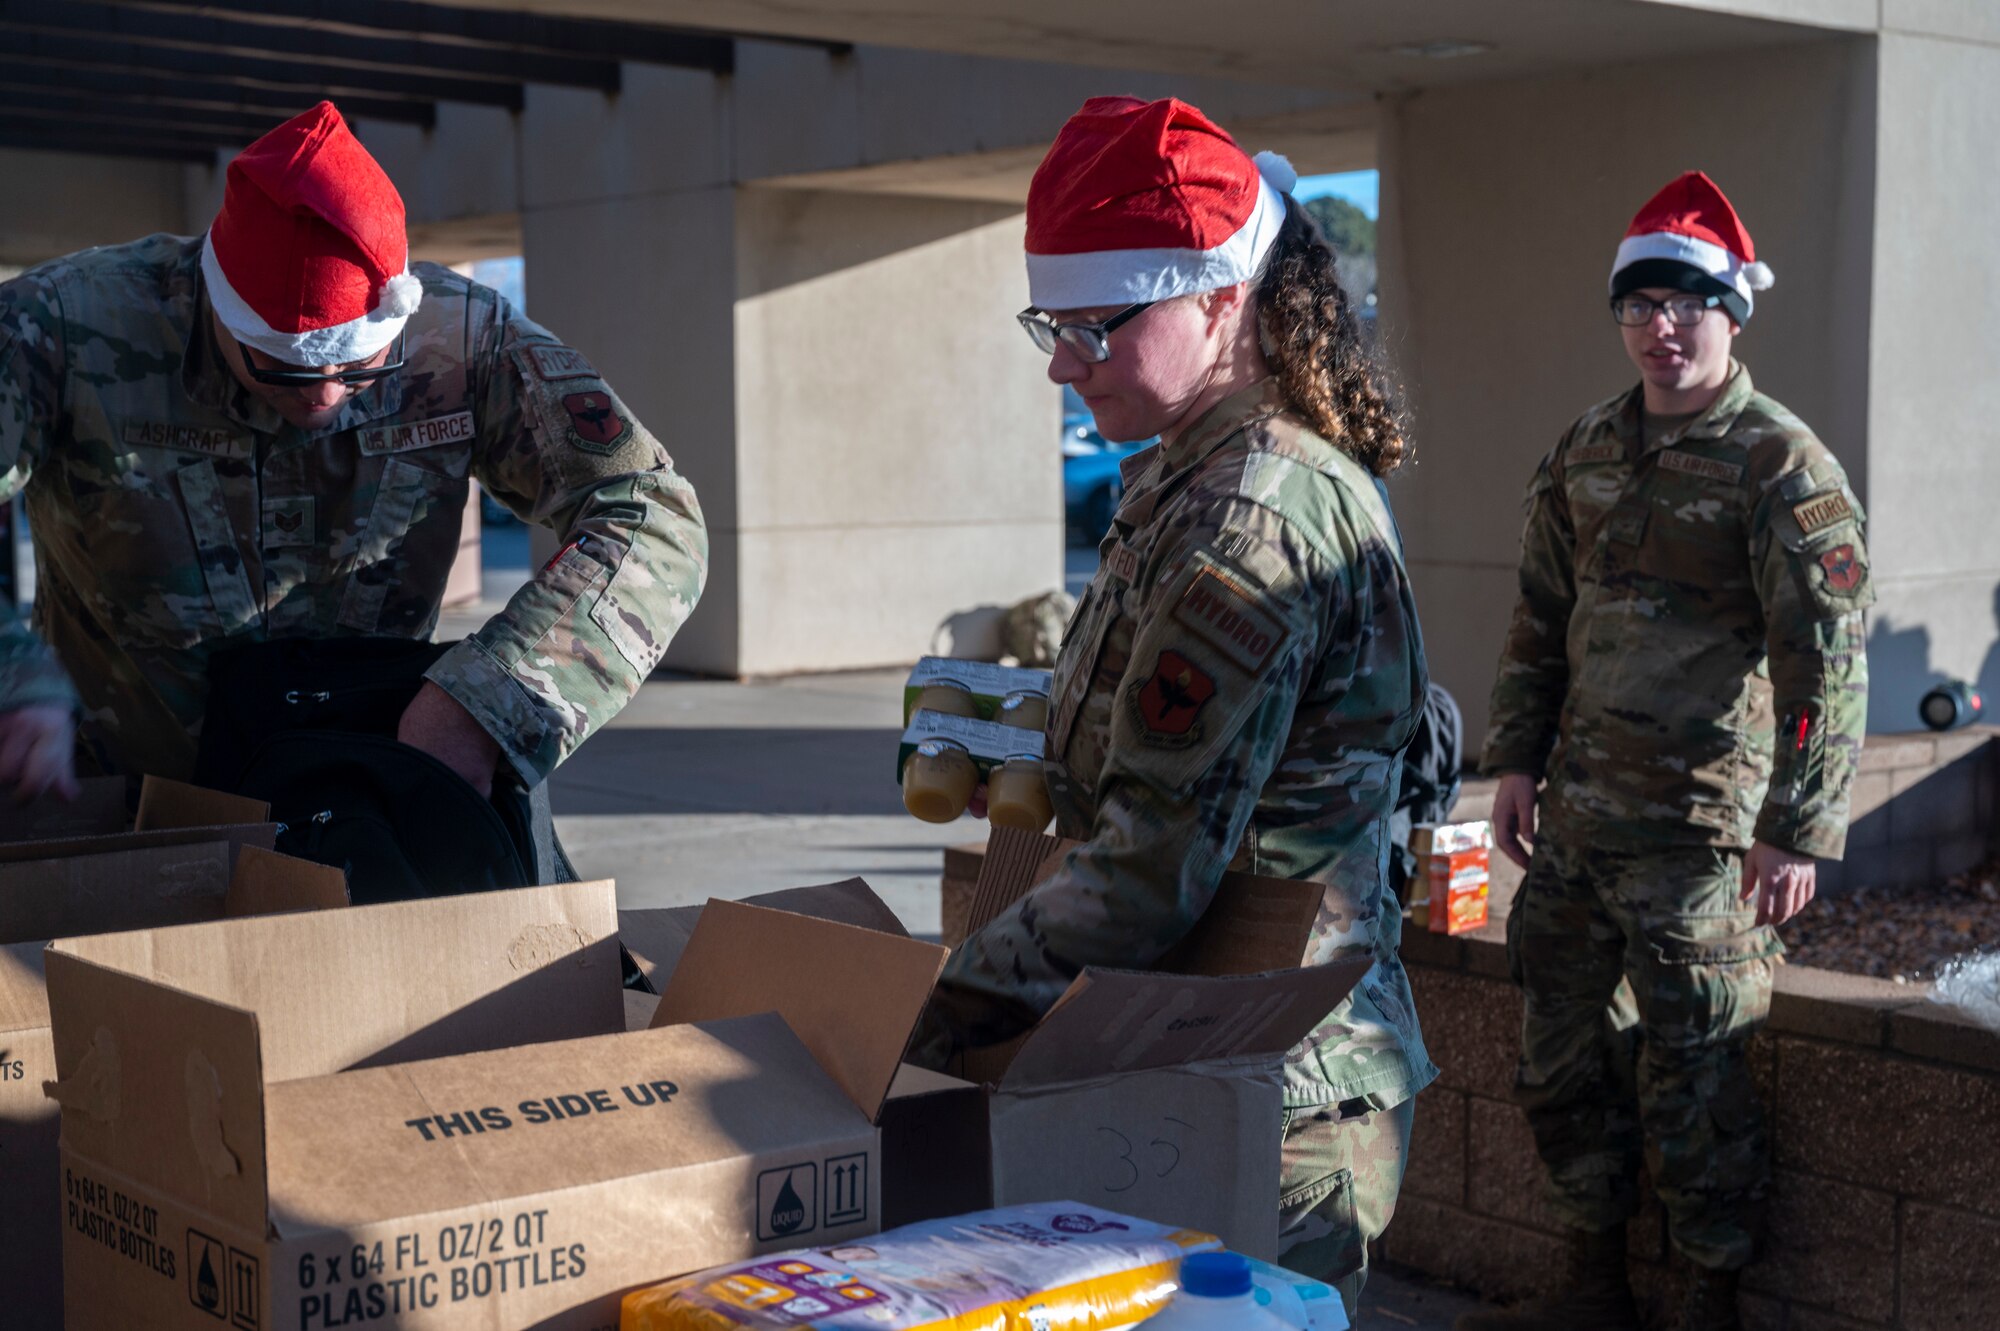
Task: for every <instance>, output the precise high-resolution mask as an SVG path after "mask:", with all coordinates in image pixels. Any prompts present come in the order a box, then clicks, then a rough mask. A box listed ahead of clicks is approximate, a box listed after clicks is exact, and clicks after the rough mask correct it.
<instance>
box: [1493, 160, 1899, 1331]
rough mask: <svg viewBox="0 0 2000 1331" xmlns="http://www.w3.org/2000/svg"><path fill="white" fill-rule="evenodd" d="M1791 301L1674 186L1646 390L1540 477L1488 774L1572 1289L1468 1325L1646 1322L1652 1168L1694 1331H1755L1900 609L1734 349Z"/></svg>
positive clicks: (1637, 243) (1644, 369)
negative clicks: (1745, 1290)
mask: <svg viewBox="0 0 2000 1331" xmlns="http://www.w3.org/2000/svg"><path fill="white" fill-rule="evenodd" d="M1771 282H1772V277H1771V271H1770V269H1769V268H1767V267H1765V266H1764V265H1763V264H1762V263H1760V262H1758V261H1757V257H1756V252H1755V250H1754V249H1753V248H1752V245H1751V241H1750V236H1749V233H1748V232H1747V231H1746V230H1745V229H1744V227H1743V224H1742V222H1741V221H1740V220H1739V219H1738V218H1737V215H1736V212H1735V210H1734V209H1733V208H1731V206H1730V204H1729V201H1728V200H1727V199H1726V198H1724V197H1723V195H1722V192H1721V191H1720V190H1719V189H1717V188H1716V186H1715V185H1714V183H1713V182H1712V181H1710V180H1709V179H1708V177H1707V176H1705V175H1702V174H1700V173H1698V172H1689V173H1688V174H1686V175H1683V176H1682V177H1680V178H1679V179H1678V180H1675V181H1674V182H1673V183H1672V184H1670V185H1668V186H1667V187H1666V188H1665V189H1664V190H1662V191H1661V192H1660V193H1659V194H1658V195H1657V196H1656V197H1655V198H1654V199H1653V200H1652V201H1651V202H1650V203H1648V204H1647V205H1646V206H1645V208H1643V209H1642V210H1641V211H1640V212H1639V215H1638V217H1637V218H1636V219H1634V221H1633V223H1632V227H1631V229H1630V232H1629V233H1628V234H1627V235H1626V237H1625V240H1624V242H1623V243H1622V244H1621V245H1620V246H1619V247H1618V257H1617V260H1616V262H1615V264H1614V265H1613V269H1612V274H1611V313H1612V316H1613V318H1614V319H1615V320H1616V322H1617V323H1618V325H1619V330H1620V332H1621V333H1622V335H1623V337H1624V341H1625V351H1626V354H1627V355H1628V356H1629V357H1630V358H1631V360H1632V363H1633V364H1634V365H1635V366H1636V367H1637V368H1638V371H1639V378H1640V382H1639V384H1638V386H1637V387H1635V388H1633V389H1631V390H1630V391H1628V392H1625V393H1623V394H1620V395H1619V396H1618V397H1615V398H1613V399H1611V400H1610V401H1609V402H1606V403H1603V404H1602V405H1600V406H1597V407H1593V408H1592V409H1591V410H1590V411H1588V412H1586V413H1585V414H1584V415H1583V417H1582V418H1581V419H1579V420H1578V421H1577V422H1576V424H1575V425H1573V426H1571V427H1570V430H1569V433H1568V434H1567V435H1565V436H1564V437H1563V439H1562V442H1560V443H1559V444H1558V445H1557V446H1556V448H1555V450H1554V451H1553V452H1551V453H1550V454H1549V455H1548V456H1547V457H1546V458H1544V459H1543V460H1542V463H1541V466H1540V467H1539V468H1538V469H1537V470H1536V472H1535V477H1534V480H1533V482H1532V483H1531V484H1530V485H1529V487H1528V495H1527V510H1528V516H1527V526H1526V529H1525V531H1524V532H1523V534H1522V540H1521V572H1520V600H1519V602H1518V603H1517V605H1516V608H1515V611H1514V620H1513V624H1512V627H1511V628H1510V629H1509V631H1508V636H1507V643H1506V648H1505V650H1504V653H1503V655H1502V657H1501V661H1500V672H1499V680H1498V682H1497V683H1496V684H1495V685H1494V689H1493V713H1492V727H1491V729H1490V730H1489V732H1488V734H1487V738H1486V752H1485V759H1484V766H1485V769H1486V771H1487V772H1488V773H1489V774H1491V775H1495V776H1498V777H1499V778H1500V790H1499V795H1498V798H1497V800H1496V803H1495V807H1494V830H1495V834H1496V837H1497V839H1498V844H1499V845H1500V848H1501V850H1502V851H1504V852H1505V853H1506V854H1507V855H1508V856H1509V857H1510V858H1512V859H1513V860H1514V861H1515V862H1516V863H1519V864H1521V865H1523V866H1524V867H1525V868H1526V869H1527V878H1526V880H1525V881H1524V883H1523V884H1522V887H1521V891H1520V895H1519V896H1518V897H1517V898H1516V899H1515V902H1514V909H1513V912H1512V914H1511V916H1510V917H1509V919H1508V951H1509V956H1510V959H1511V964H1512V966H1513V970H1514V975H1515V979H1516V981H1517V982H1518V983H1519V984H1520V986H1521V988H1522V990H1523V992H1524V994H1525V998H1526V1003H1525V1011H1526V1017H1525V1021H1524V1030H1523V1039H1522V1043H1523V1049H1522V1055H1521V1061H1520V1067H1519V1072H1518V1076H1517V1080H1516V1094H1517V1097H1518V1099H1519V1100H1520V1102H1521V1104H1522V1106H1523V1107H1524V1108H1525V1109H1526V1111H1527V1115H1528V1121H1529V1124H1530V1126H1531V1127H1532V1128H1533V1130H1534V1134H1535V1139H1536V1144H1537V1146H1538V1147H1539V1149H1540V1152H1541V1156H1542V1160H1543V1163H1544V1165H1545V1166H1546V1167H1547V1169H1548V1173H1549V1183H1550V1191H1549V1195H1550V1202H1551V1207H1552V1210H1553V1212H1554V1214H1555V1215H1556V1217H1557V1219H1559V1220H1560V1221H1561V1222H1562V1223H1563V1224H1564V1225H1565V1226H1566V1227H1567V1228H1568V1229H1569V1232H1570V1240H1571V1242H1570V1263H1569V1265H1570V1270H1569V1276H1568V1279H1567V1281H1566V1282H1565V1284H1564V1286H1563V1287H1562V1288H1561V1289H1560V1290H1559V1291H1558V1292H1557V1293H1556V1294H1555V1295H1553V1296H1552V1297H1551V1299H1549V1300H1548V1301H1546V1302H1544V1303H1543V1304H1540V1305H1538V1306H1536V1307H1533V1308H1530V1309H1527V1310H1524V1311H1521V1312H1517V1313H1490V1314H1478V1315H1473V1316H1468V1317H1465V1318H1462V1319H1460V1322H1459V1326H1460V1328H1462V1331H1499V1329H1500V1328H1510V1329H1511V1331H1523V1329H1524V1328H1537V1327H1546V1328H1551V1329H1552V1331H1553V1329H1554V1328H1573V1327H1585V1326H1588V1327H1592V1328H1596V1329H1598V1331H1606V1329H1608V1328H1623V1327H1636V1326H1637V1325H1638V1322H1637V1318H1636V1316H1635V1313H1634V1309H1633V1301H1632V1291H1631V1287H1630V1285H1629V1283H1628V1281H1627V1278H1626V1269H1625V1252H1626V1247H1625V1225H1626V1222H1627V1221H1628V1220H1629V1219H1630V1218H1631V1216H1632V1215H1633V1214H1634V1212H1635V1211H1636V1210H1637V1207H1638V1204H1639V1182H1638V1180H1639V1170H1640V1164H1641V1160H1642V1158H1644V1159H1647V1160H1649V1161H1650V1169H1651V1174H1652V1179H1653V1184H1654V1186H1655V1188H1656V1189H1657V1190H1658V1192H1659V1196H1660V1200H1661V1202H1662V1203H1663V1204H1664V1206H1665V1208H1666V1212H1667V1219H1668V1225H1669V1229H1670V1232H1671V1234H1672V1237H1673V1241H1674V1246H1675V1247H1676V1248H1677V1249H1678V1250H1679V1251H1680V1253H1681V1254H1682V1256H1683V1257H1685V1258H1686V1259H1687V1260H1688V1262H1689V1263H1690V1264H1691V1265H1692V1268H1693V1278H1692V1280H1691V1281H1690V1285H1689V1293H1688V1300H1687V1304H1686V1307H1685V1309H1684V1312H1683V1321H1682V1323H1681V1325H1682V1326H1683V1327H1685V1328H1688V1331H1696V1329H1697V1328H1699V1329H1703V1331H1706V1329H1707V1328H1717V1329H1722V1328H1732V1327H1735V1326H1736V1325H1737V1313H1736V1273H1737V1272H1739V1271H1741V1270H1742V1269H1743V1267H1745V1266H1746V1265H1748V1264H1749V1263H1750V1261H1751V1260H1752V1258H1753V1257H1754V1255H1755V1253H1756V1245H1757V1242H1758V1239H1759V1225H1760V1220H1761V1214H1762V1210H1763V1204H1764V1197H1765V1189H1766V1186H1767V1181H1768V1176H1769V1147H1768V1139H1767V1138H1766V1136H1765V1132H1764V1128H1763V1122H1762V1117H1761V1114H1760V1111H1759V1108H1758V1104H1757V1098H1756V1094H1755V1091H1754V1089H1753V1087H1752V1085H1751V1078H1750V1071H1749V1067H1748V1063H1747V1061H1746V1055H1745V1049H1746V1046H1747V1043H1748V1040H1749V1037H1750V1036H1751V1034H1752V1033H1753V1032H1755V1031H1756V1030H1757V1028H1758V1027H1759V1026H1760V1025H1762V1023H1763V1021H1764V1018H1765V1016H1766V1014H1767V1012H1768V1011H1769V1008H1770V1001H1771V977H1772V968H1773V966H1774V965H1775V964H1776V961H1777V958H1778V957H1779V956H1780V955H1781V954H1782V953H1783V951H1784V948H1783V945H1782V944H1781V943H1780V942H1779V940H1778V937H1777V935H1776V934H1775V933H1774V932H1773V929H1772V926H1774V925H1776V924H1780V923H1782V922H1784V921H1785V920H1786V919H1789V918H1790V917H1791V916H1792V915H1794V914H1796V913H1797V912H1798V911H1799V910H1800V909H1801V908H1802V907H1804V906H1805V904H1806V903H1807V902H1809V901H1810V900H1811V899H1812V895H1813V885H1814V880H1813V861H1814V859H1815V858H1821V859H1838V858H1839V857H1840V855H1841V852H1842V847H1843V844H1844V841H1845V837H1846V829H1847V805H1848V793H1849V789H1850V787H1851V785H1852V783H1853V779H1854V769H1855V762H1856V758H1857V756H1858V755H1859V753H1860V749H1861V741H1862V735H1863V732H1864V716H1865V713H1866V710H1867V709H1866V696H1867V688H1868V676H1867V658H1866V656H1865V654H1864V651H1863V628H1862V611H1863V610H1865V609H1866V608H1867V607H1868V606H1869V605H1871V604H1873V602H1874V593H1873V591H1872V590H1871V588H1870V585H1869V578H1868V551H1867V547H1866V545H1865V544H1864V543H1863V540H1862V521H1863V516H1862V512H1861V504H1860V501H1859V500H1857V499H1856V498H1855V496H1854V492H1853V491H1852V490H1851V489H1850V488H1849V486H1848V484H1847V477H1846V475H1845V474H1844V473H1843V472H1842V471H1841V468H1840V464H1839V463H1838V462H1837V461H1835V460H1834V457H1833V455H1832V454H1831V453H1829V452H1828V451H1827V450H1826V447H1825V446H1824V445H1823V444H1821V443H1820V441H1819V440H1818V439H1817V438H1815V437H1814V436H1813V433H1812V431H1811V430H1809V429H1808V428H1807V427H1806V425H1805V423H1804V422H1803V421H1801V420H1799V418H1798V417H1796V416H1794V415H1792V414H1791V413H1790V412H1789V411H1787V410H1785V408H1784V407H1782V406H1780V405H1779V404H1778V403H1776V402H1773V401H1772V400H1771V399H1770V398H1768V397H1765V396H1763V395H1762V394H1761V393H1758V392H1757V391H1756V390H1755V389H1754V388H1752V387H1751V383H1750V373H1749V371H1748V370H1747V369H1745V368H1744V367H1743V365H1742V364H1741V362H1739V361H1736V360H1734V359H1732V357H1731V348H1732V345H1733V341H1734V338H1735V337H1736V335H1737V334H1738V333H1740V332H1741V331H1742V328H1743V325H1744V324H1745V323H1747V322H1748V320H1749V318H1750V314H1751V311H1752V309H1753V307H1754V302H1755V299H1756V293H1757V292H1759V291H1762V290H1765V289H1767V288H1769V287H1770V286H1771ZM1538 784H1539V785H1540V789H1539V791H1538V790H1537V786H1538ZM1524 843H1525V844H1524ZM1621 983H1629V985H1630V995H1631V997H1630V999H1629V1000H1628V999H1626V998H1625V997H1624V996H1623V994H1622V993H1621V989H1620V986H1621ZM1614 996H1615V1001H1614ZM1607 1009H1608V1012H1607Z"/></svg>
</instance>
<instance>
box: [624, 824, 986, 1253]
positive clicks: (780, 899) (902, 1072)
mask: <svg viewBox="0 0 2000 1331" xmlns="http://www.w3.org/2000/svg"><path fill="white" fill-rule="evenodd" d="M985 849H986V848H985V847H984V846H965V847H960V848H959V852H960V855H961V860H962V864H963V866H964V867H965V868H966V869H967V871H968V873H969V874H972V875H976V874H977V873H978V868H979V863H980V861H981V860H982V859H983V858H984V856H985ZM972 888H973V885H972V882H971V881H970V879H969V878H968V881H967V882H966V884H965V890H964V893H963V897H964V904H969V903H970V901H971V898H972V895H973V890H972ZM739 904H743V905H750V906H762V907H766V908H768V909H772V910H779V911H786V912H789V913H792V914H797V915H805V916H808V917H811V918H814V919H819V920H827V921H833V922H836V923H841V924H847V925H852V926H854V927H856V928H859V929H865V930H871V931H873V932H876V933H881V934H887V935H889V936H891V937H906V936H907V935H906V934H905V932H904V929H903V924H902V921H901V920H899V919H897V918H896V913H895V912H894V911H892V910H890V909H889V907H888V905H887V904H886V903H884V902H883V900H882V899H881V898H880V897H878V896H876V895H875V893H874V892H873V891H872V890H870V888H869V887H868V884H867V883H865V882H863V881H862V880H861V879H859V878H850V879H848V880H846V881H845V882H840V883H828V884H825V885H823V886H819V887H799V888H789V889H787V890H785V891H782V892H767V893H764V894H762V895H760V896H753V897H746V898H744V899H743V901H742V902H741V903H739ZM704 909H705V907H702V906H677V907H672V908H665V909H653V910H621V911H619V912H618V929H619V933H620V935H621V937H622V939H623V941H624V943H625V948H626V950H627V951H628V952H630V953H631V954H632V958H633V960H634V961H635V962H637V963H638V967H639V970H640V972H641V974H642V975H643V976H644V977H645V979H646V981H647V983H648V985H649V986H650V987H652V988H653V989H654V990H655V991H660V990H664V989H665V988H666V986H667V984H668V983H669V981H670V980H671V979H672V977H673V976H674V974H675V973H676V971H677V969H678V967H679V965H680V958H681V955H682V953H683V952H685V951H686V948H687V940H688V939H689V937H690V936H692V934H693V932H694V928H695V926H696V924H697V923H698V922H699V921H700V919H701V918H702V912H703V910H704ZM752 918H755V917H752ZM855 955H857V956H865V954H859V953H858V954H855ZM767 973H768V971H767V969H766V968H764V967H761V966H759V967H757V968H755V969H751V970H746V971H744V972H743V978H744V980H745V983H746V989H745V991H744V993H743V996H742V1000H741V1002H740V1004H739V1005H738V1009H737V1010H736V1011H731V1012H729V1015H737V1014H738V1012H748V1011H758V1010H761V1007H762V1005H764V1004H767V1003H769V1002H770V1001H771V1000H770V997H769V995H768V991H766V990H765V989H763V988H762V987H761V986H762V983H763V979H762V977H763V976H764V975H765V974H767ZM854 978H855V977H854V976H853V975H842V974H837V973H832V974H823V975H822V976H820V977H819V979H818V980H817V981H816V983H817V985H819V986H823V987H827V988H840V987H847V986H850V985H851V984H852V982H853V980H854ZM798 992H806V991H798ZM625 1004H626V1016H627V1021H628V1023H629V1024H631V1026H632V1027H633V1029H635V1030H636V1029H642V1028H644V1027H647V1026H650V1025H652V1023H653V1019H654V1016H655V1014H656V1013H657V1011H658V1010H659V1007H660V1000H659V999H658V998H657V997H654V996H653V995H651V994H644V993H635V992H633V991H632V990H629V989H628V990H627V991H626V993H625ZM813 1006H814V1005H812V1004H810V1003H808V1004H806V1005H804V1007H803V1008H801V1009H800V1010H796V1011H792V1010H787V1009H785V1008H782V1007H781V1008H779V1009H778V1011H779V1015H781V1016H784V1017H785V1018H786V1019H787V1021H793V1020H796V1022H798V1023H800V1024H803V1025H804V1026H805V1027H806V1028H807V1029H812V1028H813V1025H814V1022H815V1015H814V1012H813ZM712 1010H713V1009H712ZM810 1044H811V1041H810V1040H808V1046H809V1047H810ZM878 1117H879V1121H880V1123H881V1127H882V1159H883V1165H882V1168H883V1177H882V1189H881V1196H882V1226H883V1228H885V1229H893V1228H895V1227H896V1226H898V1225H906V1224H910V1223H912V1222H913V1221H916V1220H928V1219H930V1218H932V1217H935V1216H946V1215H962V1214H964V1213H965V1212H967V1211H979V1210H984V1209H986V1208H987V1207H988V1206H989V1205H990V1204H991V1203H990V1200H989V1199H990V1198H991V1197H992V1195H993V1186H992V1182H991V1180H990V1179H989V1177H988V1172H987V1160H986V1144H985V1143H986V1105H985V1100H984V1097H983V1096H981V1095H980V1093H979V1091H978V1088H976V1087H974V1086H971V1085H969V1084H968V1083H966V1082H964V1081H961V1080H959V1079H958V1078H956V1077H947V1076H945V1075H943V1074H942V1073H937V1072H931V1071H928V1070H927V1069H924V1068H918V1067H912V1066H911V1065H909V1064H907V1063H905V1064H902V1065H901V1066H900V1067H898V1069H897V1070H896V1075H895V1078H894V1080H893V1081H892V1083H891V1085H890V1088H889V1094H888V1098H887V1100H886V1101H885V1102H884V1103H883V1105H882V1107H881V1112H880V1114H879V1116H878ZM940 1134H942V1140H945V1141H950V1142H964V1143H968V1146H967V1149H966V1155H965V1158H964V1159H962V1160H960V1161H957V1162H955V1163H954V1164H953V1165H952V1166H951V1167H948V1168H943V1169H934V1168H932V1167H931V1153H930V1152H928V1151H926V1150H924V1149H921V1148H922V1147H923V1144H924V1143H925V1142H926V1141H928V1140H931V1139H934V1138H938V1137H939V1136H940Z"/></svg>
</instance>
